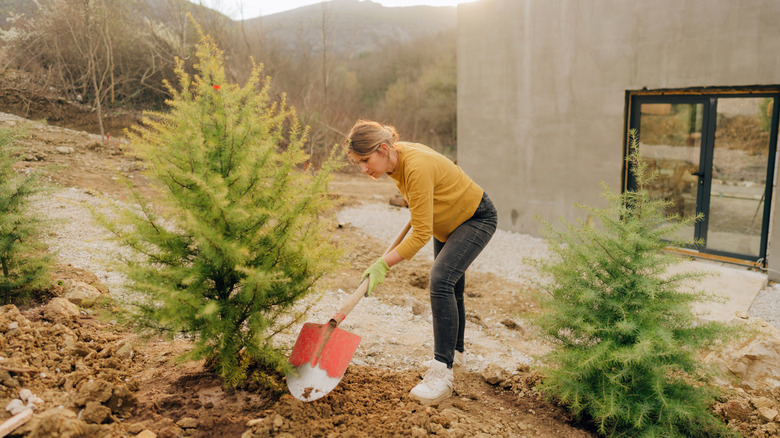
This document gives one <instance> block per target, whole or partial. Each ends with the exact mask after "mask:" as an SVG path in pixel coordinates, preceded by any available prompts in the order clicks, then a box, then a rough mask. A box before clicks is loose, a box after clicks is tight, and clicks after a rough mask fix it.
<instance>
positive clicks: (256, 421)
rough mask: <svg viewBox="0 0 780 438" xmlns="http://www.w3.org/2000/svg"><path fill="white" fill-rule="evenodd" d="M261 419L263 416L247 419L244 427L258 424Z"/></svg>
mask: <svg viewBox="0 0 780 438" xmlns="http://www.w3.org/2000/svg"><path fill="white" fill-rule="evenodd" d="M263 420H265V418H255V419H253V420H249V421H247V422H246V427H254V426H257V425H258V424H260V423H262V422H263Z"/></svg>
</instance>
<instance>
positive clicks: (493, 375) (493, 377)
mask: <svg viewBox="0 0 780 438" xmlns="http://www.w3.org/2000/svg"><path fill="white" fill-rule="evenodd" d="M506 377H507V376H506V371H504V369H503V368H501V367H500V366H498V365H496V364H494V363H491V364H490V365H488V366H487V367H485V369H484V370H483V371H482V378H483V379H485V381H486V382H487V383H489V384H491V385H497V384H499V383H501V382H503V381H504V380H506Z"/></svg>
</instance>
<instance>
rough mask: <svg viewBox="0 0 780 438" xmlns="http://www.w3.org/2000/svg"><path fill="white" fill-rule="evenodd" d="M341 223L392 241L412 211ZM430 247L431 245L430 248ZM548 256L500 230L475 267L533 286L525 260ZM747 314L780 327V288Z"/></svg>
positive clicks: (367, 213)
mask: <svg viewBox="0 0 780 438" xmlns="http://www.w3.org/2000/svg"><path fill="white" fill-rule="evenodd" d="M338 220H339V221H340V222H348V223H351V224H352V225H353V226H355V227H357V228H358V229H360V231H362V232H363V233H365V234H368V235H370V236H373V237H376V238H379V239H382V240H383V241H391V240H392V239H393V238H394V237H395V236H396V234H397V233H398V230H400V229H401V228H402V227H403V226H404V224H405V223H406V221H408V220H409V212H408V210H404V209H399V208H395V207H392V206H389V205H387V204H386V203H384V204H380V203H366V204H363V205H360V206H356V207H349V208H345V209H343V210H342V211H341V212H340V213H339V215H338ZM430 246H431V244H430V243H429V244H428V247H430ZM419 254H421V256H423V257H428V258H429V259H430V258H432V256H431V255H432V254H433V250H432V249H430V248H423V250H421V251H420V253H419ZM549 254H550V253H549V249H548V247H547V244H546V240H545V239H540V238H536V237H532V236H529V235H526V234H520V233H513V232H508V231H503V230H498V231H497V232H496V234H495V235H494V236H493V239H492V240H491V241H490V243H489V244H488V246H487V247H486V248H485V250H484V251H483V252H482V253H481V254H480V255H479V257H477V259H476V260H475V261H474V264H473V265H472V268H473V269H475V270H478V271H482V272H491V273H494V274H497V275H500V276H502V277H504V278H506V279H509V280H513V281H518V280H519V281H522V282H530V283H533V282H535V281H536V280H538V274H537V273H536V272H535V271H534V269H533V268H531V267H530V266H529V264H528V263H525V262H523V261H524V260H526V259H536V258H543V257H547V256H548V255H549ZM729 269H741V268H739V267H733V268H729ZM748 314H749V315H750V316H752V317H758V318H762V319H764V320H766V321H767V322H769V323H771V324H773V325H774V326H775V327H778V328H780V285H779V284H771V285H769V286H767V287H765V288H764V289H762V290H761V291H760V292H759V293H758V295H757V296H756V298H755V300H754V301H753V304H752V305H751V307H750V310H749V311H748Z"/></svg>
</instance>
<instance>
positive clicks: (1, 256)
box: [0, 129, 51, 304]
mask: <svg viewBox="0 0 780 438" xmlns="http://www.w3.org/2000/svg"><path fill="white" fill-rule="evenodd" d="M19 135H20V133H19V132H18V131H14V130H8V129H2V130H0V297H2V300H3V303H4V304H9V303H11V302H12V301H16V300H18V299H22V298H27V297H29V296H30V294H31V293H32V292H33V291H35V290H40V289H44V288H46V287H47V286H48V285H49V283H50V279H49V275H48V274H49V268H50V266H51V256H50V255H49V254H48V253H46V247H45V245H43V244H41V243H40V242H41V241H40V236H39V234H40V229H41V220H40V219H39V218H37V217H36V216H35V215H33V214H32V212H31V211H30V210H29V201H30V197H31V196H33V195H34V194H36V193H38V192H39V191H40V190H41V186H40V184H39V183H38V180H37V178H36V177H35V175H34V174H26V175H25V174H21V173H18V172H16V171H15V170H14V168H13V165H14V163H15V162H16V161H18V158H17V156H16V152H17V151H18V150H19V149H18V147H16V146H15V142H16V141H17V140H18V138H19Z"/></svg>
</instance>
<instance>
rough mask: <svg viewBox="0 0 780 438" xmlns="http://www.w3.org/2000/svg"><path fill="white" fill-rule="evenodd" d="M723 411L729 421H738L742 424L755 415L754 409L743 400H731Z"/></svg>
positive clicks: (724, 406) (723, 407)
mask: <svg viewBox="0 0 780 438" xmlns="http://www.w3.org/2000/svg"><path fill="white" fill-rule="evenodd" d="M721 409H722V410H723V414H724V415H725V417H726V418H727V419H728V420H737V421H739V422H742V423H744V422H746V421H748V419H749V418H750V416H751V415H752V414H753V409H751V407H750V406H749V405H748V403H746V402H744V401H742V400H729V401H727V402H726V403H724V404H723V406H722V407H721Z"/></svg>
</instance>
